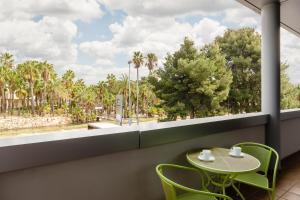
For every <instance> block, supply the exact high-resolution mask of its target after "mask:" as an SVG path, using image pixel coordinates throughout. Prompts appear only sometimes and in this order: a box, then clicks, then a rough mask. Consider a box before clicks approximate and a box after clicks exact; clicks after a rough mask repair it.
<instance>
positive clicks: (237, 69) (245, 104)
mask: <svg viewBox="0 0 300 200" xmlns="http://www.w3.org/2000/svg"><path fill="white" fill-rule="evenodd" d="M215 42H216V43H217V44H218V45H219V47H220V49H221V52H222V53H223V54H224V55H225V58H226V65H227V66H228V67H229V68H230V69H231V71H232V75H233V82H232V84H231V87H230V92H229V97H228V100H227V106H228V108H229V109H230V112H231V113H244V112H257V111H260V109H261V108H260V106H261V101H260V99H261V89H260V88H261V85H260V82H261V78H260V76H261V70H260V69H261V48H260V44H261V37H260V35H259V33H257V32H256V31H255V29H253V28H242V29H237V30H233V29H228V30H227V31H226V32H225V33H224V35H223V36H220V37H217V38H216V40H215Z"/></svg>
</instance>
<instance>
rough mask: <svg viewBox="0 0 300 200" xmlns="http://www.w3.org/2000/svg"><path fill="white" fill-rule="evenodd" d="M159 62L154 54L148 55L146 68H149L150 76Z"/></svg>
mask: <svg viewBox="0 0 300 200" xmlns="http://www.w3.org/2000/svg"><path fill="white" fill-rule="evenodd" d="M157 60H158V59H157V56H156V55H155V54H154V53H148V54H147V62H146V66H147V67H148V70H149V74H151V73H152V71H153V69H154V68H155V67H156V66H157Z"/></svg>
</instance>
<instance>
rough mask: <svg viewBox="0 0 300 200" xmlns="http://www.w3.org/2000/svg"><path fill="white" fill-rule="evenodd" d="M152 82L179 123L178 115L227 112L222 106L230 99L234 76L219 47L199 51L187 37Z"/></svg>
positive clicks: (158, 94) (167, 108) (210, 46)
mask: <svg viewBox="0 0 300 200" xmlns="http://www.w3.org/2000/svg"><path fill="white" fill-rule="evenodd" d="M150 81H151V83H152V84H153V85H154V91H155V93H156V95H157V96H158V97H159V98H160V99H162V100H163V101H162V105H163V107H164V108H165V110H166V112H167V114H168V118H169V119H171V120H175V119H176V118H177V116H178V115H179V116H181V117H183V118H184V117H185V116H187V115H190V117H191V118H194V117H195V116H197V117H204V116H212V115H215V114H220V113H224V112H225V109H224V107H223V106H222V105H221V103H222V102H224V100H226V98H227V96H228V93H229V88H230V84H231V82H232V74H231V71H230V69H228V68H227V67H226V62H225V57H224V56H223V54H221V52H220V49H219V47H218V45H216V44H212V45H208V46H205V47H204V48H202V49H201V50H200V51H197V49H196V48H195V46H194V42H193V41H191V40H189V39H188V38H185V39H184V42H183V44H182V45H181V48H180V49H179V50H178V51H176V52H175V53H174V54H173V55H168V56H167V58H166V61H165V63H164V68H162V69H158V70H157V71H156V73H155V74H153V76H151V77H150Z"/></svg>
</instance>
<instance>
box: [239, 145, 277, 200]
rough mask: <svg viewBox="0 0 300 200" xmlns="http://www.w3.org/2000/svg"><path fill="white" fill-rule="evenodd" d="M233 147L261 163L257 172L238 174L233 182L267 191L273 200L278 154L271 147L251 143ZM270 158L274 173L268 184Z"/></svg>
mask: <svg viewBox="0 0 300 200" xmlns="http://www.w3.org/2000/svg"><path fill="white" fill-rule="evenodd" d="M234 146H239V147H241V148H242V151H243V152H245V153H247V154H250V155H252V156H254V157H255V158H257V159H258V160H259V161H260V163H261V165H260V167H259V169H258V170H257V172H251V173H246V174H240V175H238V176H237V177H235V178H234V180H235V181H237V182H239V183H244V184H247V185H251V186H254V187H258V188H260V189H263V190H266V191H268V194H269V197H270V198H271V199H272V200H274V199H275V184H276V174H277V167H278V160H279V155H278V153H277V152H276V151H275V150H274V149H273V148H271V147H268V146H266V145H263V144H258V143H253V142H245V143H239V144H236V145H234ZM272 156H274V159H275V160H274V161H275V162H274V167H273V170H274V172H273V179H272V182H270V184H269V179H268V177H267V175H268V170H269V165H270V163H271V158H272ZM234 188H235V186H234ZM235 189H236V188H235Z"/></svg>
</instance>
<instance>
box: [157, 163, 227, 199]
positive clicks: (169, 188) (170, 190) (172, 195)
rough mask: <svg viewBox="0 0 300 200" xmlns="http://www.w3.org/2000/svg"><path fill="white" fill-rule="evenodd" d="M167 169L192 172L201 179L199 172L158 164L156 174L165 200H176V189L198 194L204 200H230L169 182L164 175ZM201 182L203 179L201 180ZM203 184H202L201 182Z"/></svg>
mask: <svg viewBox="0 0 300 200" xmlns="http://www.w3.org/2000/svg"><path fill="white" fill-rule="evenodd" d="M165 168H166V169H167V168H173V169H176V170H181V171H185V172H193V173H196V174H197V175H199V176H200V177H202V175H201V173H200V171H199V170H197V169H195V168H191V167H185V166H180V165H174V164H160V165H158V166H157V167H156V173H157V175H158V176H159V178H160V180H161V182H162V186H163V190H164V192H165V197H166V200H176V199H177V194H176V189H179V190H181V191H184V192H189V193H194V194H200V195H203V199H206V197H207V198H208V197H216V198H218V199H224V200H232V198H231V197H229V196H226V195H223V194H217V193H211V192H209V191H203V190H197V189H193V188H189V187H187V186H183V185H180V184H178V183H176V182H174V181H173V180H170V179H169V178H167V177H166V176H165V175H164V169H165ZM202 180H203V179H202ZM202 184H203V182H202Z"/></svg>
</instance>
